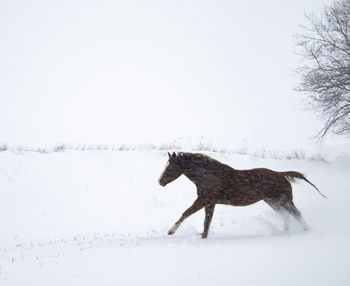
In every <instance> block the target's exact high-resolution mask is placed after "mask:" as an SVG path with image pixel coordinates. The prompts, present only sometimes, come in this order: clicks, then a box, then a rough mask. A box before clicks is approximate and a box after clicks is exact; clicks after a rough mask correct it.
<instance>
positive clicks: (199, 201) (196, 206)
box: [168, 198, 210, 235]
mask: <svg viewBox="0 0 350 286" xmlns="http://www.w3.org/2000/svg"><path fill="white" fill-rule="evenodd" d="M209 203H210V202H208V201H206V200H203V199H199V198H198V199H197V200H195V201H194V203H193V204H192V206H190V207H189V208H188V209H187V210H186V211H185V212H184V213H183V214H182V216H181V218H180V219H179V220H178V221H177V222H176V223H175V224H174V225H173V226H172V228H171V229H169V231H168V234H169V235H172V234H174V233H175V231H176V230H177V229H178V228H179V226H180V224H181V223H182V222H183V221H184V220H185V219H186V218H187V217H189V216H190V215H192V214H194V213H195V212H197V211H199V210H200V209H201V208H204V207H205V206H207V205H208V204H209Z"/></svg>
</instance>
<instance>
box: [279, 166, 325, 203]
mask: <svg viewBox="0 0 350 286" xmlns="http://www.w3.org/2000/svg"><path fill="white" fill-rule="evenodd" d="M281 174H282V175H283V176H284V177H285V178H286V179H287V180H288V181H289V182H291V183H294V182H295V181H296V179H301V180H304V181H306V182H308V183H309V184H310V185H311V186H313V187H314V188H315V189H316V190H317V192H318V193H319V194H320V195H321V196H322V197H324V198H326V199H327V197H326V196H325V195H324V194H322V193H321V192H320V190H319V189H318V188H317V187H316V186H315V185H314V184H313V183H311V182H310V181H309V180H308V179H306V177H305V176H304V175H303V174H302V173H299V172H295V171H289V172H281Z"/></svg>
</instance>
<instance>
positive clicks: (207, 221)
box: [202, 204, 215, 238]
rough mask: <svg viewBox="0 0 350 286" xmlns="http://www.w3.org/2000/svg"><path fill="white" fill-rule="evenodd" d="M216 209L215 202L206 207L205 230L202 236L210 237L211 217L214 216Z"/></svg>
mask: <svg viewBox="0 0 350 286" xmlns="http://www.w3.org/2000/svg"><path fill="white" fill-rule="evenodd" d="M214 209H215V204H211V205H209V206H207V207H205V219H204V230H203V233H202V238H207V237H208V232H209V227H210V223H211V219H212V218H213V214H214Z"/></svg>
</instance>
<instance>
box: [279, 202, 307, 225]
mask: <svg viewBox="0 0 350 286" xmlns="http://www.w3.org/2000/svg"><path fill="white" fill-rule="evenodd" d="M280 205H281V206H282V207H283V208H284V209H285V210H286V211H287V212H288V213H290V214H291V215H292V216H293V217H294V218H295V219H296V220H297V221H298V222H299V223H300V224H301V226H302V227H303V229H304V230H309V229H310V228H309V227H308V225H307V224H306V222H305V221H304V219H303V217H302V216H301V213H300V211H299V210H298V209H297V208H296V206H295V205H294V203H293V201H292V200H282V201H281V202H280Z"/></svg>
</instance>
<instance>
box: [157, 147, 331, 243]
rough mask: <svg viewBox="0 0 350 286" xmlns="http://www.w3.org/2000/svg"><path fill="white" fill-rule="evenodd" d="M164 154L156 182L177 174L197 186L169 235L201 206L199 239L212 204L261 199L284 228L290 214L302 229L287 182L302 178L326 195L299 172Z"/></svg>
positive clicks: (197, 155)
mask: <svg viewBox="0 0 350 286" xmlns="http://www.w3.org/2000/svg"><path fill="white" fill-rule="evenodd" d="M168 157H169V160H168V161H167V164H166V166H165V169H164V171H163V172H162V174H161V176H160V178H159V180H158V182H159V184H160V185H161V186H162V187H165V186H166V185H167V184H169V183H170V182H172V181H174V180H176V179H177V178H178V177H180V176H181V175H185V176H186V177H187V178H188V179H189V180H191V181H192V182H193V183H194V184H195V185H196V188H197V199H196V200H195V201H194V203H193V204H192V206H190V207H189V208H188V209H187V210H186V211H185V212H184V213H183V214H182V216H181V217H180V219H179V220H178V221H177V222H176V223H175V224H174V225H173V226H172V227H171V228H170V230H169V232H168V234H169V235H173V234H174V233H175V231H176V230H177V229H178V228H179V226H180V224H181V223H182V222H183V221H184V220H185V219H186V218H187V217H189V216H190V215H192V214H194V213H195V212H197V211H199V210H200V209H202V208H204V210H205V219H204V230H203V233H202V238H207V237H208V232H209V227H210V223H211V220H212V217H213V214H214V209H215V205H216V204H223V205H231V206H248V205H251V204H254V203H256V202H258V201H261V200H263V201H264V202H266V203H267V204H268V205H269V206H270V207H271V208H272V209H273V210H275V211H276V212H277V213H279V214H281V215H282V217H283V218H284V230H285V231H287V230H288V229H289V219H288V216H290V215H292V216H293V217H294V218H295V219H296V220H297V221H298V222H299V223H300V224H301V226H302V228H303V229H304V230H305V231H306V230H308V229H309V227H308V226H307V224H306V223H305V221H304V219H303V217H302V216H301V213H300V211H299V210H298V209H297V208H296V206H295V205H294V203H293V194H292V186H291V183H293V182H295V180H297V179H301V180H304V181H306V182H307V183H309V184H310V185H312V186H313V187H314V188H315V189H316V190H317V191H318V192H319V193H320V195H322V196H323V197H325V198H326V196H325V195H323V194H322V193H321V192H320V191H319V190H318V188H317V187H316V186H315V185H314V184H313V183H311V182H310V181H309V180H308V179H307V178H306V177H305V176H304V175H303V174H301V173H299V172H295V171H288V172H277V171H273V170H270V169H266V168H256V169H249V170H236V169H233V168H232V167H230V166H228V165H225V164H223V163H221V162H219V161H217V160H215V159H213V158H211V157H209V156H207V155H204V154H200V153H183V152H180V153H178V154H176V153H175V152H173V154H172V155H170V153H168ZM285 214H287V215H285Z"/></svg>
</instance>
